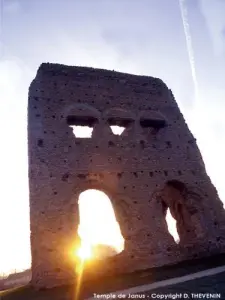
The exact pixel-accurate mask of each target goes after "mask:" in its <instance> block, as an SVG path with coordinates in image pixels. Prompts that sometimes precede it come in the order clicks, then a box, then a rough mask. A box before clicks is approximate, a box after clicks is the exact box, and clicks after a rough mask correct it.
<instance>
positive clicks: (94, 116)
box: [63, 103, 101, 138]
mask: <svg viewBox="0 0 225 300" xmlns="http://www.w3.org/2000/svg"><path fill="white" fill-rule="evenodd" d="M63 115H65V116H66V123H67V125H68V126H69V127H72V129H73V133H74V135H75V137H76V138H91V137H92V133H93V129H94V127H95V125H96V124H97V123H98V122H99V119H100V116H101V114H100V112H99V111H98V110H97V109H95V108H94V107H92V106H90V105H87V104H82V103H78V104H74V105H72V106H70V107H68V108H66V110H65V112H64V113H63Z"/></svg>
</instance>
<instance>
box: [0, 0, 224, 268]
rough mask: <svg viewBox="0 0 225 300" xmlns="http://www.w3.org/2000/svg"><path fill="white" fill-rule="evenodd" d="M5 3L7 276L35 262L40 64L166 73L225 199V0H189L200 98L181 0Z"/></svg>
mask: <svg viewBox="0 0 225 300" xmlns="http://www.w3.org/2000/svg"><path fill="white" fill-rule="evenodd" d="M0 2H1V4H2V5H1V7H0V10H1V11H0V25H1V27H0V30H1V31H0V135H1V147H0V165H1V173H0V180H1V195H2V196H1V198H0V237H1V245H0V273H1V272H9V271H10V270H12V269H14V268H16V269H21V268H26V267H29V264H30V249H29V199H28V175H27V174H28V172H27V168H28V167H27V132H26V126H27V116H26V115H27V92H28V87H29V84H30V82H31V81H32V79H33V78H34V77H35V73H36V71H37V68H38V66H39V65H40V64H41V63H42V62H55V63H62V64H68V65H82V66H91V67H98V68H106V69H110V70H113V69H114V70H117V71H121V72H128V73H134V74H144V75H149V76H155V77H159V78H161V79H163V80H164V81H165V82H166V84H167V85H168V86H169V87H170V88H171V89H172V90H173V93H174V95H175V97H176V100H177V102H178V104H179V106H180V108H181V110H182V113H183V114H184V116H185V118H186V120H187V122H188V125H189V127H190V129H191V130H192V132H193V133H194V135H195V136H196V138H197V142H198V145H199V147H200V149H201V151H202V155H203V158H204V160H205V164H206V168H207V171H208V174H209V175H210V177H211V179H212V181H213V183H214V184H215V186H216V188H217V189H218V192H219V195H220V197H221V199H222V201H223V202H225V184H224V178H223V176H224V173H223V171H224V170H225V159H224V156H223V154H224V153H225V118H224V115H225V0H186V1H182V2H185V3H186V6H187V17H188V25H189V29H190V34H191V39H192V45H193V49H192V53H193V54H194V60H195V65H194V67H195V71H196V74H195V75H196V78H197V83H198V98H196V97H195V90H194V83H193V74H192V73H191V67H190V61H189V56H188V51H187V45H186V40H185V34H184V28H183V23H182V19H181V13H180V7H179V1H178V0H82V1H81V0H0ZM185 3H184V4H185ZM192 68H193V65H192Z"/></svg>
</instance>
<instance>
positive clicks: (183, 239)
mask: <svg viewBox="0 0 225 300" xmlns="http://www.w3.org/2000/svg"><path fill="white" fill-rule="evenodd" d="M75 125H76V126H88V127H92V128H93V132H92V136H91V138H77V137H75V136H74V134H73V129H72V127H71V126H75ZM111 126H122V127H125V130H124V132H123V133H122V134H121V135H115V134H113V131H112V130H111ZM28 136H29V138H28V139H29V184H30V223H31V250H32V284H33V285H34V286H35V287H37V288H41V287H52V286H55V285H58V284H64V283H67V282H70V281H71V280H73V278H74V276H75V275H74V264H75V262H74V261H73V260H72V259H71V256H70V255H69V254H68V251H69V250H68V249H70V247H71V245H73V244H74V242H75V241H76V239H77V226H78V223H79V215H78V203H77V199H78V197H79V195H80V193H82V192H83V191H84V190H87V189H99V190H101V191H104V192H105V193H106V194H107V195H108V196H109V197H110V199H111V201H112V204H113V207H114V210H115V212H116V217H117V220H118V222H119V224H120V227H121V230H122V234H123V237H124V238H125V249H124V251H123V252H121V253H120V254H118V255H116V256H114V257H111V258H108V262H107V263H104V264H101V263H100V262H99V264H98V263H96V266H95V269H94V272H95V274H104V273H107V274H109V273H110V272H111V273H116V274H118V273H123V272H133V271H135V270H138V269H146V268H151V267H155V266H162V265H166V264H175V263H177V262H179V261H182V260H186V259H192V258H197V257H201V256H207V255H211V254H215V253H221V252H223V251H224V250H225V239H224V237H225V234H224V228H225V226H224V225H225V215H224V210H223V205H222V202H221V201H220V199H219V198H218V195H217V191H216V189H215V187H214V186H213V185H212V183H211V181H210V178H209V177H208V176H207V174H206V170H205V166H204V163H203V160H202V157H201V154H200V151H199V149H198V147H197V145H196V141H195V139H194V137H193V135H192V134H191V132H190V131H189V129H188V127H187V124H186V123H185V120H184V118H183V116H182V114H181V112H180V110H179V108H178V106H177V103H176V101H175V99H174V97H173V94H172V92H171V91H170V90H169V89H168V88H167V86H166V85H165V84H164V83H163V81H162V80H160V79H157V78H153V77H147V76H136V75H130V74H124V73H119V72H114V71H107V70H101V69H93V68H87V67H72V66H71V67H70V66H64V65H58V64H48V63H47V64H42V65H41V66H40V68H39V70H38V72H37V76H36V77H35V79H34V80H33V82H32V83H31V86H30V89H29V104H28ZM168 207H169V208H170V211H171V213H172V215H173V217H174V218H175V219H176V220H177V230H178V233H179V236H180V243H179V244H176V243H175V242H174V240H173V238H172V237H171V235H170V234H169V232H168V229H167V224H166V221H165V212H166V210H167V208H168ZM89 273H91V270H89Z"/></svg>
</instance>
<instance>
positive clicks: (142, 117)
mask: <svg viewBox="0 0 225 300" xmlns="http://www.w3.org/2000/svg"><path fill="white" fill-rule="evenodd" d="M139 122H140V126H141V127H142V128H153V129H161V128H164V127H165V126H166V125H167V120H166V118H165V117H164V116H163V115H162V114H161V113H160V112H158V111H153V110H150V111H147V110H146V111H142V112H141V113H140V114H139Z"/></svg>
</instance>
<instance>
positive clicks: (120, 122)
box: [103, 107, 135, 135]
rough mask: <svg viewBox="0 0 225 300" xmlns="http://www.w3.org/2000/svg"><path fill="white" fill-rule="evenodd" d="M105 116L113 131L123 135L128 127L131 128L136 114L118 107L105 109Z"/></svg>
mask: <svg viewBox="0 0 225 300" xmlns="http://www.w3.org/2000/svg"><path fill="white" fill-rule="evenodd" d="M103 117H104V118H105V119H106V122H107V123H108V125H109V126H110V128H111V130H112V133H113V134H116V135H122V134H123V133H124V132H125V130H126V129H128V128H131V126H132V124H133V123H134V121H135V116H134V114H133V113H132V112H130V111H128V110H125V109H123V108H116V107H114V108H111V109H109V110H107V111H105V113H104V114H103Z"/></svg>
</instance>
